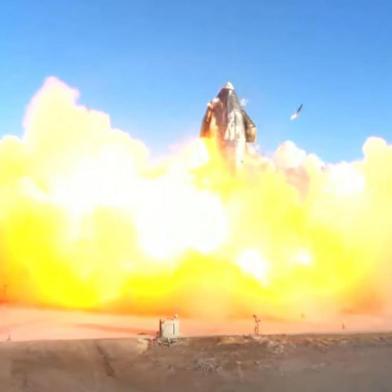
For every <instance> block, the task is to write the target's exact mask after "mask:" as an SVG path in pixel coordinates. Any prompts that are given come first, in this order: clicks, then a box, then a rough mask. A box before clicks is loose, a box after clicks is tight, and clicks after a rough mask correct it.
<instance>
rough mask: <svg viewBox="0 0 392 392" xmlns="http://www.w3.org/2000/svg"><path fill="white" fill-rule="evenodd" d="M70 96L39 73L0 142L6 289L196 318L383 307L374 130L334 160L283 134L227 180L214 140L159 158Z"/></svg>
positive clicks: (388, 230)
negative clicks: (355, 151)
mask: <svg viewBox="0 0 392 392" xmlns="http://www.w3.org/2000/svg"><path fill="white" fill-rule="evenodd" d="M77 98H78V93H77V91H75V90H73V89H70V88H69V87H68V86H66V85H65V84H63V83H62V82H60V81H58V80H57V79H54V78H50V79H48V81H47V82H46V83H45V85H44V87H43V88H42V89H41V90H40V91H39V92H38V93H37V95H36V96H35V97H34V98H33V100H32V102H31V104H30V106H29V109H28V111H27V115H26V118H25V122H24V126H25V133H24V135H23V138H22V139H19V138H17V137H12V136H5V137H3V138H2V139H1V141H0V256H1V262H0V285H2V286H3V288H4V289H3V290H0V292H1V293H3V294H2V295H3V296H5V297H6V299H8V300H9V301H15V302H22V303H34V304H42V305H51V306H62V307H72V308H88V309H110V310H121V311H129V312H137V313H150V314H157V313H164V312H165V313H166V312H173V313H174V312H176V313H180V314H186V315H192V316H195V317H197V316H199V315H203V316H206V315H207V316H211V315H214V316H216V315H217V314H218V315H220V316H226V315H227V316H240V315H244V314H251V313H252V312H254V309H259V308H260V307H262V309H263V311H264V313H271V314H273V315H278V316H281V317H282V316H283V315H289V314H290V312H291V313H293V314H294V313H296V314H299V313H300V312H302V310H303V308H304V307H309V306H310V307H313V308H317V309H320V311H325V309H327V308H329V309H333V310H341V311H350V312H355V311H370V310H371V311H382V310H383V309H385V308H386V307H387V306H389V305H390V304H391V301H390V297H391V296H390V291H389V290H390V289H389V287H390V284H389V280H388V276H390V273H391V269H392V267H391V263H390V260H391V257H392V254H391V251H390V246H389V243H390V238H391V235H392V202H391V200H392V147H391V146H389V145H387V144H386V142H385V141H383V140H382V139H377V138H369V139H368V140H367V141H366V143H365V145H364V159H363V160H362V161H358V162H353V163H341V164H336V165H325V164H324V163H323V162H322V161H321V160H320V159H319V158H317V157H316V156H315V155H313V154H307V153H306V152H304V151H303V150H301V149H299V148H298V147H297V146H296V145H295V144H294V143H292V142H286V143H284V144H283V145H282V146H280V147H279V148H278V150H277V152H276V154H275V156H274V158H272V159H271V158H267V157H263V156H260V155H258V154H255V153H254V154H252V155H250V156H249V157H248V158H247V160H246V165H244V166H243V167H242V169H241V171H238V173H237V174H236V175H234V176H233V175H232V173H231V172H230V170H227V167H226V164H225V162H224V161H223V160H222V158H221V155H220V153H219V150H218V147H217V146H216V145H215V143H214V141H213V140H212V141H204V140H200V139H197V140H193V141H190V142H189V143H186V144H185V145H184V146H180V147H179V148H178V151H176V152H175V153H173V154H172V155H171V156H169V157H166V158H165V159H160V160H158V161H157V160H155V161H154V160H152V159H151V157H150V156H149V152H148V150H147V148H146V147H145V146H144V144H143V143H142V142H140V141H137V140H135V139H132V138H131V137H130V136H129V135H127V134H126V133H124V132H122V131H120V130H116V129H112V127H111V125H110V119H109V117H108V116H107V115H105V114H103V113H100V112H96V111H93V110H87V109H86V108H84V107H82V106H80V105H78V104H77V103H76V101H77ZM195 132H196V131H195ZM303 244H306V246H304V245H303ZM260 249H262V252H261V251H260ZM304 267H306V268H304Z"/></svg>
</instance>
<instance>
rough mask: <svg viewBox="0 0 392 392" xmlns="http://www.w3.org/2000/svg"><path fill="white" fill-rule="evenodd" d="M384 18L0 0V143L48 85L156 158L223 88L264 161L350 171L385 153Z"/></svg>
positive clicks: (311, 9)
mask: <svg viewBox="0 0 392 392" xmlns="http://www.w3.org/2000/svg"><path fill="white" fill-rule="evenodd" d="M391 14H392V2H390V1H389V0H383V1H381V0H373V1H370V0H367V1H364V0H356V1H347V0H302V1H289V0H286V1H279V0H276V1H270V0H269V1H266V0H259V1H257V0H253V1H246V0H242V1H230V0H226V1H223V0H209V1H205V0H202V1H189V0H188V1H186V0H172V1H158V0H156V1H151V0H143V1H141V0H138V1H136V0H134V1H132V0H111V1H109V0H94V1H92V0H89V1H87V0H57V1H48V0H41V1H30V0H25V1H21V0H13V1H11V0H2V2H1V4H0V135H4V134H15V135H21V134H22V133H23V128H22V120H23V115H24V112H25V110H26V106H27V104H28V102H29V100H30V99H31V97H32V96H33V94H34V93H35V92H36V91H37V90H38V89H39V88H40V86H41V85H42V83H43V81H44V80H45V78H47V77H49V76H56V77H58V78H60V79H61V80H63V81H64V82H66V83H67V84H68V85H70V86H72V87H75V88H77V89H78V90H79V91H80V93H81V97H80V103H82V104H83V105H86V106H88V107H90V108H93V109H98V110H101V111H104V112H106V113H109V114H110V116H111V120H112V124H113V126H114V127H116V128H120V129H123V130H124V131H127V132H128V133H129V134H130V135H131V136H134V137H137V138H141V139H142V140H143V141H144V142H145V143H146V144H147V146H148V147H149V148H150V149H151V150H152V151H153V152H154V153H158V154H160V153H164V152H166V151H170V149H171V148H173V145H177V144H178V143H181V142H183V141H185V140H187V139H189V138H191V137H194V136H195V135H196V136H197V135H198V133H199V128H200V122H201V119H202V116H203V114H204V111H205V108H206V104H207V102H208V101H209V100H210V99H211V98H213V97H214V96H215V95H216V93H217V92H218V90H219V88H220V87H221V86H222V85H223V84H224V83H225V82H226V81H227V80H230V81H231V82H232V83H233V84H234V86H235V87H236V89H237V92H238V94H239V96H240V97H244V98H246V99H247V100H248V104H247V111H248V113H249V114H250V116H251V117H252V119H253V120H254V121H255V122H256V124H257V126H258V130H259V132H258V143H259V144H260V147H261V150H262V151H264V152H265V153H267V154H271V153H272V152H273V151H274V150H275V149H276V148H277V146H278V145H279V144H280V143H282V142H284V141H285V140H293V141H294V142H295V143H296V144H297V145H298V146H300V147H301V148H303V149H305V150H306V151H308V152H312V153H316V154H317V155H318V156H320V158H321V159H323V160H325V161H328V162H339V161H343V160H345V161H351V160H355V159H360V158H361V157H362V145H363V143H364V141H365V140H366V138H367V137H368V136H380V137H383V138H385V139H386V140H387V141H388V142H392V110H391V106H392V45H391V38H392V24H391V23H390V15H391ZM301 103H303V105H304V109H303V114H302V116H301V117H300V119H299V120H298V121H294V122H293V121H290V120H289V117H290V115H291V114H292V112H293V111H294V110H295V109H296V108H297V107H298V106H299V104H301Z"/></svg>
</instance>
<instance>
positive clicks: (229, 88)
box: [223, 82, 234, 90]
mask: <svg viewBox="0 0 392 392" xmlns="http://www.w3.org/2000/svg"><path fill="white" fill-rule="evenodd" d="M223 88H226V89H228V90H234V86H233V84H232V83H231V82H227V83H226V84H225V85H224V86H223Z"/></svg>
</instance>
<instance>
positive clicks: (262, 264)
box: [237, 249, 269, 284]
mask: <svg viewBox="0 0 392 392" xmlns="http://www.w3.org/2000/svg"><path fill="white" fill-rule="evenodd" d="M237 264H238V265H239V266H240V267H241V269H242V270H243V271H244V272H246V273H247V274H250V275H251V276H253V277H255V278H256V279H257V280H259V281H260V282H262V283H263V284H267V283H268V269H269V264H268V262H267V261H266V260H264V259H263V258H262V257H261V255H260V253H259V252H258V251H257V250H254V249H248V250H244V251H243V252H242V253H241V254H240V255H239V257H238V259H237Z"/></svg>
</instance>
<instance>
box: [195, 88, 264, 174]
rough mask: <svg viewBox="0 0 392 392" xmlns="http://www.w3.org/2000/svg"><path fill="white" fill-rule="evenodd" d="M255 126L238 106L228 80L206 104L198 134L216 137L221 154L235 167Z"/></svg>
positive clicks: (250, 141) (254, 138)
mask: <svg viewBox="0 0 392 392" xmlns="http://www.w3.org/2000/svg"><path fill="white" fill-rule="evenodd" d="M256 133H257V130H256V125H255V124H254V122H253V121H252V120H251V119H250V117H249V116H248V114H247V113H246V111H245V110H244V108H243V107H242V106H241V104H240V101H239V99H238V96H237V94H236V92H235V90H234V87H233V85H232V84H231V83H230V82H228V83H226V85H225V86H224V87H223V88H222V89H221V90H220V91H219V93H218V95H217V96H216V98H214V99H213V100H212V101H211V102H209V103H208V106H207V111H206V113H205V115H204V118H203V122H202V126H201V131H200V136H201V137H208V138H215V140H216V142H217V144H218V146H219V148H220V150H221V152H222V154H223V156H224V158H225V159H227V161H228V162H229V164H230V165H233V166H234V167H235V168H238V167H239V166H240V165H241V164H242V163H243V162H244V157H245V154H246V150H247V143H254V142H255V140H256Z"/></svg>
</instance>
